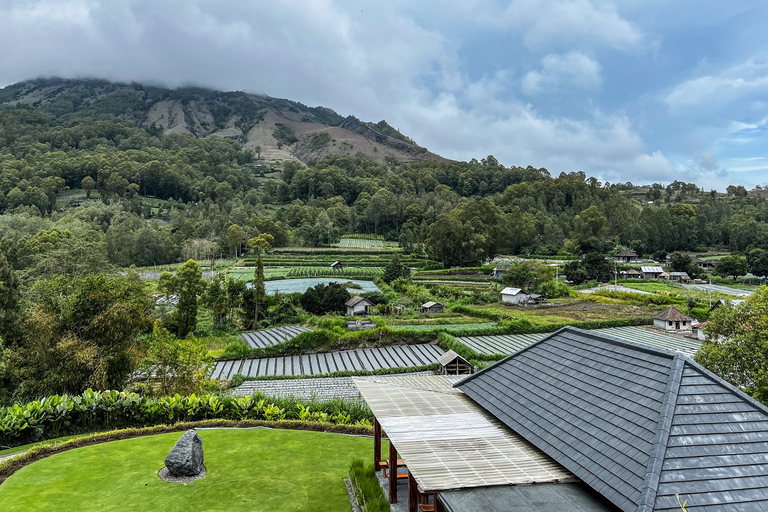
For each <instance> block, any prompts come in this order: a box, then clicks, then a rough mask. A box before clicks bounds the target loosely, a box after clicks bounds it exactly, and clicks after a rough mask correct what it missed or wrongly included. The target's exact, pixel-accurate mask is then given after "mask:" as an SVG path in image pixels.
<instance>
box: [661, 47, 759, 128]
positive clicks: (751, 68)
mask: <svg viewBox="0 0 768 512" xmlns="http://www.w3.org/2000/svg"><path fill="white" fill-rule="evenodd" d="M766 94H768V56H765V55H763V56H759V57H753V58H751V59H749V60H747V61H746V62H743V63H741V64H738V65H736V66H732V67H730V68H727V69H725V70H723V71H721V72H720V73H716V74H710V75H705V76H701V77H698V78H693V79H690V80H686V81H684V82H681V83H679V84H677V85H676V86H675V87H673V88H672V90H671V91H670V92H669V93H668V94H667V95H666V98H665V101H666V103H667V105H668V106H669V108H670V109H671V110H672V111H674V112H675V113H683V112H685V111H689V110H692V109H697V108H700V107H706V108H708V109H711V110H714V111H719V110H721V109H723V108H726V107H729V106H731V105H733V104H734V103H737V102H740V100H744V99H747V100H750V99H751V100H753V103H751V104H750V103H749V102H747V103H741V110H742V112H743V110H744V109H743V107H746V109H748V110H751V111H754V110H758V111H765V110H766V107H768V104H766V103H765V96H766ZM736 117H738V115H737V116H736Z"/></svg>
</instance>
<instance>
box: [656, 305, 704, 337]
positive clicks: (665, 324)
mask: <svg viewBox="0 0 768 512" xmlns="http://www.w3.org/2000/svg"><path fill="white" fill-rule="evenodd" d="M693 324H694V319H693V318H691V317H690V316H688V315H686V314H685V313H681V312H680V311H678V309H677V308H676V307H675V306H669V309H667V310H666V311H662V312H661V313H656V314H655V315H653V326H654V327H655V328H657V329H660V330H662V331H667V332H686V331H687V332H691V330H692V329H693Z"/></svg>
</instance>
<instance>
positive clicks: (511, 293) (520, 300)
mask: <svg viewBox="0 0 768 512" xmlns="http://www.w3.org/2000/svg"><path fill="white" fill-rule="evenodd" d="M529 298H530V295H528V294H527V293H525V292H524V291H523V290H521V289H520V288H512V287H507V288H504V289H503V290H501V300H502V301H503V302H504V303H505V304H513V305H515V306H523V305H525V304H526V303H527V302H528V299H529Z"/></svg>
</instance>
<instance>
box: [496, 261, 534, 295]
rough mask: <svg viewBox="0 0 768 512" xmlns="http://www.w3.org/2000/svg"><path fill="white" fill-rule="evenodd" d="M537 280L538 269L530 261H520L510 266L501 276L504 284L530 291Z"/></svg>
mask: <svg viewBox="0 0 768 512" xmlns="http://www.w3.org/2000/svg"><path fill="white" fill-rule="evenodd" d="M535 279H536V269H535V266H534V264H533V263H532V262H530V261H518V262H515V263H512V264H510V265H509V268H508V269H507V270H506V271H505V272H504V273H503V274H502V275H501V280H502V282H503V283H504V284H506V285H510V286H515V287H517V288H522V289H525V290H528V289H529V288H531V287H532V286H533V284H534V281H535Z"/></svg>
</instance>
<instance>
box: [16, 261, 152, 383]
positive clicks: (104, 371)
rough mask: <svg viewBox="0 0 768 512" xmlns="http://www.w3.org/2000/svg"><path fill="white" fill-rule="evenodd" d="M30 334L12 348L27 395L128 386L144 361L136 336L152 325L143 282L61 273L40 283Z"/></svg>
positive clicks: (34, 290)
mask: <svg viewBox="0 0 768 512" xmlns="http://www.w3.org/2000/svg"><path fill="white" fill-rule="evenodd" d="M31 298H32V299H33V300H34V302H35V307H34V309H33V310H32V312H31V314H30V316H29V320H28V321H27V322H26V325H25V336H24V339H23V340H22V342H21V343H20V345H19V347H18V348H17V349H15V350H14V351H13V352H12V362H13V367H14V373H15V376H16V378H17V379H18V381H19V382H20V388H19V393H20V395H22V396H24V397H37V396H42V395H50V394H61V393H69V394H79V393H81V392H83V391H84V390H86V389H88V388H93V389H97V390H105V389H123V388H124V387H125V385H126V383H127V380H128V377H129V376H130V375H131V374H132V373H133V372H134V371H135V370H136V368H137V365H138V363H139V354H140V352H139V350H138V349H139V345H138V342H137V335H138V334H139V333H141V332H147V331H148V330H149V328H150V327H151V325H152V322H151V320H150V319H149V318H148V317H147V316H146V314H145V311H146V310H147V309H148V299H147V295H146V293H145V292H144V286H143V284H142V283H141V282H135V281H132V280H128V279H125V278H122V277H115V278H113V277H108V276H106V275H89V276H85V277H83V278H72V277H69V276H59V277H57V278H55V279H51V280H43V281H39V282H38V283H36V284H35V286H34V287H33V288H32V291H31Z"/></svg>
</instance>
